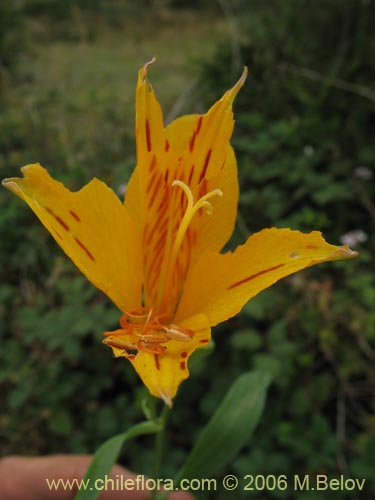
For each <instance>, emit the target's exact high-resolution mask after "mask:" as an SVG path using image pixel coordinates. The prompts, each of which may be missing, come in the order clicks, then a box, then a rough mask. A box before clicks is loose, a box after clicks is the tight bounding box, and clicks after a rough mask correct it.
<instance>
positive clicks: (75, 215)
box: [69, 210, 81, 222]
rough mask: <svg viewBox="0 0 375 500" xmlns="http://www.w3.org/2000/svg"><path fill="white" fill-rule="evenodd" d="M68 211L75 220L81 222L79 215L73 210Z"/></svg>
mask: <svg viewBox="0 0 375 500" xmlns="http://www.w3.org/2000/svg"><path fill="white" fill-rule="evenodd" d="M69 213H70V215H71V216H72V217H74V218H75V220H76V221H78V222H81V219H80V218H79V216H78V215H77V214H76V213H75V212H73V210H69Z"/></svg>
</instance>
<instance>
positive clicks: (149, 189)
mask: <svg viewBox="0 0 375 500" xmlns="http://www.w3.org/2000/svg"><path fill="white" fill-rule="evenodd" d="M155 179H156V172H154V173H153V174H152V175H151V178H150V180H149V181H148V184H147V187H146V194H148V193H149V192H150V191H151V188H152V185H153V184H154V182H155Z"/></svg>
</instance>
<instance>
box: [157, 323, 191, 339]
mask: <svg viewBox="0 0 375 500" xmlns="http://www.w3.org/2000/svg"><path fill="white" fill-rule="evenodd" d="M164 330H165V332H166V334H167V335H168V337H169V338H170V339H173V340H179V341H180V342H189V340H191V339H192V338H193V337H194V332H193V330H190V328H184V327H183V326H178V325H173V324H171V325H168V326H166V327H165V328H164Z"/></svg>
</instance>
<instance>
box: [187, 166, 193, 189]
mask: <svg viewBox="0 0 375 500" xmlns="http://www.w3.org/2000/svg"><path fill="white" fill-rule="evenodd" d="M194 168H195V167H194V165H192V166H191V170H190V174H189V180H188V185H189V186H190V183H191V179H192V178H193V174H194Z"/></svg>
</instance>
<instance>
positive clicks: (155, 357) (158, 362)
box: [154, 354, 160, 370]
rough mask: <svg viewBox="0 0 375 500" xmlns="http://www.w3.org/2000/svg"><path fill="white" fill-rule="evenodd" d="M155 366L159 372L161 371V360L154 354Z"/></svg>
mask: <svg viewBox="0 0 375 500" xmlns="http://www.w3.org/2000/svg"><path fill="white" fill-rule="evenodd" d="M154 360H155V366H156V369H157V370H160V360H159V356H158V355H157V354H154Z"/></svg>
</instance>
